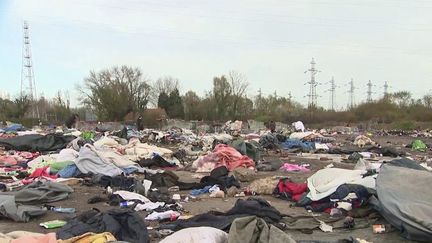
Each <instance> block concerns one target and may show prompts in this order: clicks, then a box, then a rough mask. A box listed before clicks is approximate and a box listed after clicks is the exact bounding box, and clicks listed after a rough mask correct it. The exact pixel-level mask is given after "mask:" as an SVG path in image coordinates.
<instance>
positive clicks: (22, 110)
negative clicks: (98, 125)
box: [0, 66, 432, 129]
mask: <svg viewBox="0 0 432 243" xmlns="http://www.w3.org/2000/svg"><path fill="white" fill-rule="evenodd" d="M248 88H249V83H248V81H247V78H246V77H245V76H244V75H243V74H241V73H239V72H236V71H230V72H229V73H228V74H227V75H222V76H217V77H214V78H213V87H212V88H211V90H209V91H208V92H206V93H205V94H204V95H203V96H199V95H198V94H197V93H195V92H194V91H192V90H190V91H187V92H185V93H184V94H183V95H182V94H181V93H180V91H179V90H180V82H179V80H177V79H175V78H172V77H163V78H160V79H158V80H156V81H154V82H152V81H151V80H149V79H147V78H146V77H145V76H144V75H143V74H142V72H141V70H140V69H139V68H133V67H128V66H121V67H113V68H110V69H106V70H102V71H100V72H94V71H91V72H90V74H89V76H88V77H86V78H84V81H83V82H82V83H81V84H80V85H78V86H77V89H78V90H79V92H80V94H81V98H80V102H81V104H82V105H83V107H86V108H87V109H91V110H92V111H93V112H94V113H95V114H96V116H97V117H98V119H99V120H101V121H123V120H124V118H125V116H126V115H127V114H129V113H131V112H133V113H136V114H139V113H141V112H142V111H143V110H145V109H146V108H147V107H150V106H153V107H155V106H157V107H160V108H163V109H165V111H166V113H167V115H168V117H169V118H176V119H185V120H203V121H226V120H248V119H254V120H259V121H263V122H266V121H280V122H285V123H290V122H293V121H296V120H301V121H303V122H305V123H313V124H319V123H328V122H334V123H346V124H351V123H359V122H374V123H378V124H390V123H393V124H400V126H401V127H400V128H402V129H412V128H415V127H414V126H415V123H414V122H431V121H432V95H425V96H424V97H422V98H421V99H414V98H413V97H412V95H411V93H409V92H407V91H400V92H395V93H390V94H388V95H387V96H385V97H383V98H381V99H380V100H376V101H372V102H367V103H362V104H359V105H357V106H355V107H352V108H350V109H347V110H345V111H332V110H326V109H324V108H321V107H304V106H302V105H301V104H300V103H298V102H296V101H294V100H292V99H291V98H288V97H282V96H276V95H267V96H261V95H257V96H255V97H247V95H246V93H247V91H248ZM35 106H38V107H39V109H38V110H39V112H42V113H43V114H45V116H43V118H44V119H46V120H54V121H61V120H64V119H66V118H65V117H67V116H68V115H70V114H71V113H72V112H80V113H83V112H84V109H78V110H72V109H70V108H69V105H68V102H65V101H64V99H62V97H61V95H60V94H59V95H57V97H56V98H54V99H53V100H51V101H46V100H43V99H42V100H38V101H37V102H33V103H32V102H31V101H30V100H29V99H28V97H25V96H24V97H18V98H16V99H15V100H13V101H10V100H0V119H2V120H8V119H22V118H24V117H25V116H26V114H28V113H29V109H32V110H33V109H34V107H35Z"/></svg>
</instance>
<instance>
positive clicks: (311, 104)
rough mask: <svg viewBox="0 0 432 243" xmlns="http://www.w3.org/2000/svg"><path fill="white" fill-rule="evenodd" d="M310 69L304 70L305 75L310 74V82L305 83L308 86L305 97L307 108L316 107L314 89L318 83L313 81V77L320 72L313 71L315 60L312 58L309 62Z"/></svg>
mask: <svg viewBox="0 0 432 243" xmlns="http://www.w3.org/2000/svg"><path fill="white" fill-rule="evenodd" d="M310 64H311V68H310V69H308V70H306V71H305V73H307V72H310V74H311V80H310V81H309V82H307V83H306V84H309V94H308V95H307V96H308V97H309V102H308V107H309V108H311V107H317V97H318V96H317V92H316V87H317V86H318V83H317V82H316V81H315V75H316V74H317V73H318V72H320V71H319V70H316V69H315V64H316V63H315V60H314V59H313V58H312V61H311V63H310Z"/></svg>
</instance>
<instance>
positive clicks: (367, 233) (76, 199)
mask: <svg viewBox="0 0 432 243" xmlns="http://www.w3.org/2000/svg"><path fill="white" fill-rule="evenodd" d="M348 137H349V136H338V138H337V139H338V142H343V141H346V139H347V138H348ZM373 140H375V141H377V142H379V143H380V144H382V145H385V144H386V143H387V142H388V141H390V142H391V144H393V145H395V146H397V147H400V148H401V149H402V150H404V151H406V152H408V153H410V154H409V155H410V156H411V157H412V158H415V159H424V157H425V156H428V157H429V158H430V157H432V153H431V151H428V152H424V153H423V152H415V153H413V152H411V151H410V150H409V149H406V148H403V145H405V144H408V143H410V142H411V141H412V140H413V138H412V137H393V136H391V137H390V136H387V137H374V138H373ZM422 140H423V141H424V142H425V143H427V144H432V138H428V139H424V138H422ZM268 156H272V157H273V156H274V157H280V155H278V154H270V155H268ZM322 157H328V158H329V159H328V160H323V159H321V160H320V159H319V158H322ZM336 157H338V155H336V156H334V155H333V157H332V156H331V155H327V154H321V155H316V154H315V155H309V154H304V155H298V154H288V155H286V156H284V157H282V158H281V159H282V161H286V162H290V163H308V164H310V168H311V171H310V172H308V173H292V172H291V173H290V172H282V171H275V172H258V175H257V178H264V177H267V176H273V175H284V176H288V177H290V178H291V179H292V180H293V181H295V182H304V181H305V180H306V179H307V178H308V177H309V176H311V175H312V174H313V173H315V172H316V171H317V170H319V169H322V168H324V167H325V166H327V165H328V164H330V163H333V165H334V167H338V168H352V167H353V166H354V165H353V164H347V163H343V162H337V161H340V160H341V159H343V158H344V157H347V156H339V157H338V158H336ZM176 174H177V175H178V176H179V177H180V180H182V181H185V182H192V181H199V179H194V178H193V177H192V175H193V174H194V173H192V172H188V171H176ZM244 185H245V184H244V183H242V186H244ZM73 188H74V190H75V191H74V193H72V194H71V195H70V197H69V198H68V199H67V200H64V201H59V202H55V203H51V205H55V206H61V207H73V208H75V209H76V214H72V215H70V214H60V213H55V212H48V213H47V214H46V215H44V216H42V217H40V218H36V219H33V220H32V221H30V222H28V223H16V222H13V221H10V220H7V219H1V220H0V232H3V233H6V232H10V231H15V230H26V231H32V232H40V233H48V232H55V230H47V229H44V228H43V227H41V226H39V223H41V222H45V221H49V220H54V219H68V218H70V217H73V216H74V215H77V214H80V213H82V212H84V211H86V210H89V209H91V208H98V209H100V210H102V211H104V210H107V209H110V208H114V207H112V206H109V205H108V204H106V203H96V204H87V200H88V199H89V198H90V197H93V196H95V195H101V196H104V195H103V190H104V189H103V188H101V187H97V186H92V187H89V186H79V185H77V186H73ZM188 193H189V192H188V191H181V192H180V194H181V195H188ZM262 197H263V198H264V199H266V200H267V201H268V202H269V203H270V204H271V205H273V206H274V207H276V208H277V209H278V210H279V211H280V212H281V213H287V214H308V212H307V211H306V210H305V209H303V208H299V207H290V202H288V201H284V200H281V199H277V198H274V197H272V196H262ZM236 200H237V198H224V199H221V198H210V197H208V196H204V197H202V199H201V200H199V201H189V202H187V203H182V205H183V207H184V209H185V210H186V211H188V212H190V214H192V215H196V214H200V213H204V212H208V211H210V210H217V211H226V210H228V209H230V208H231V207H232V206H233V205H234V203H235V201H236ZM139 214H140V216H142V217H143V218H144V217H145V216H146V214H147V213H145V212H139ZM381 222H382V223H386V222H385V220H383V219H381V220H380V221H379V222H378V223H381ZM152 226H153V225H152ZM149 233H150V235H151V236H152V237H153V238H152V241H154V242H158V241H159V240H160V239H158V238H157V237H156V234H155V230H149ZM287 233H289V234H290V235H291V236H292V237H293V238H294V239H295V240H320V241H328V242H332V241H336V240H338V239H344V238H349V237H353V238H361V239H364V240H367V241H369V242H388V243H390V242H411V241H409V240H406V239H404V238H402V237H401V236H399V233H398V232H397V231H393V232H389V233H384V234H374V233H372V227H371V226H370V227H367V228H364V229H356V230H335V231H334V232H332V233H324V232H321V231H320V230H315V231H313V233H312V234H305V233H302V232H300V231H293V230H291V231H287Z"/></svg>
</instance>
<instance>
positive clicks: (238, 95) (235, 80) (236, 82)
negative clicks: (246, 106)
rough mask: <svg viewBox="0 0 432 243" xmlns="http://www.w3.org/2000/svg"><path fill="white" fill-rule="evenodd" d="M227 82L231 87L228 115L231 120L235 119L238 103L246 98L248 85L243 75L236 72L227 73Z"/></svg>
mask: <svg viewBox="0 0 432 243" xmlns="http://www.w3.org/2000/svg"><path fill="white" fill-rule="evenodd" d="M228 82H229V84H230V86H231V102H232V103H231V104H232V106H231V112H230V115H231V117H232V118H233V119H236V118H237V114H238V110H239V105H240V102H241V101H242V100H243V98H245V97H246V95H245V94H246V91H247V89H248V87H249V83H248V81H247V78H246V76H245V75H244V74H242V73H239V72H237V71H233V70H232V71H229V73H228Z"/></svg>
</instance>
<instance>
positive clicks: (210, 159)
mask: <svg viewBox="0 0 432 243" xmlns="http://www.w3.org/2000/svg"><path fill="white" fill-rule="evenodd" d="M220 166H226V167H227V168H228V170H229V171H232V170H234V169H235V168H238V167H244V168H249V167H254V166H255V163H254V161H253V160H252V159H251V158H249V157H248V156H246V155H242V154H241V153H240V152H238V151H237V150H236V149H235V148H233V147H230V146H228V145H225V144H218V145H216V147H215V149H214V150H213V152H212V153H210V154H208V155H205V156H202V157H200V158H198V159H197V160H196V161H195V162H194V163H193V167H194V168H197V172H210V171H212V170H213V169H214V168H217V167H220Z"/></svg>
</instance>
